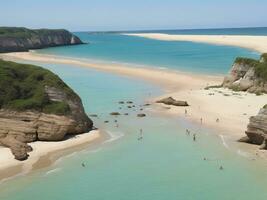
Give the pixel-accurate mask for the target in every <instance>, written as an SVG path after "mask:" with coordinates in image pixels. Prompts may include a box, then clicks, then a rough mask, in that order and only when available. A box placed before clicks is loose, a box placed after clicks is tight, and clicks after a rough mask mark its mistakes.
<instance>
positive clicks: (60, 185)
mask: <svg viewBox="0 0 267 200" xmlns="http://www.w3.org/2000/svg"><path fill="white" fill-rule="evenodd" d="M78 34H79V36H81V38H82V39H83V40H85V41H90V42H91V43H90V44H89V45H80V46H72V47H58V48H50V49H45V50H40V51H38V52H40V53H48V54H53V55H60V56H67V57H74V58H83V59H97V60H100V61H105V62H106V61H108V62H109V61H113V62H120V63H121V62H124V63H130V64H138V65H146V66H147V67H166V68H168V69H177V70H186V71H190V72H202V73H211V74H214V73H215V74H218V73H219V74H220V73H226V72H227V71H228V70H229V68H230V65H231V62H232V61H233V59H234V57H235V56H237V55H238V56H240V55H242V56H250V57H258V54H257V53H255V52H251V51H248V50H244V49H240V48H233V47H222V46H213V45H204V44H195V43H188V42H161V41H155V40H148V39H143V38H137V37H128V36H122V35H116V34H86V33H78ZM33 64H39V65H42V66H44V67H46V68H48V69H50V70H52V71H53V72H55V73H56V74H58V75H59V76H60V77H61V78H62V79H63V80H64V81H65V82H66V83H67V84H68V85H70V86H71V87H72V88H73V89H74V90H75V91H76V92H77V93H78V94H79V95H80V96H81V98H82V100H83V103H84V107H85V110H86V112H87V113H88V114H97V115H98V116H99V117H98V118H93V120H94V122H95V125H96V126H97V127H99V128H101V129H102V130H104V131H106V132H107V133H108V134H109V135H110V139H108V140H107V141H105V142H103V143H102V144H100V145H98V146H97V147H94V148H86V149H85V150H83V151H81V152H75V153H73V154H70V155H68V156H66V157H64V158H61V159H60V160H58V161H57V162H56V163H55V164H54V165H53V166H51V167H49V168H46V169H42V170H38V171H35V172H34V173H31V174H30V175H27V176H20V177H17V178H16V179H13V180H9V181H6V182H4V183H2V184H1V187H0V199H1V200H2V199H3V200H26V199H38V200H47V199H53V200H54V199H55V200H75V199H79V200H88V199H93V200H106V199H107V200H120V199H121V200H152V199H153V200H163V199H168V200H172V199H173V200H177V199H182V200H195V199H197V200H202V199H203V200H213V199H216V200H225V199H227V200H228V199H229V200H231V199H233V200H236V199H244V200H250V199H257V200H261V199H266V198H267V191H266V187H265V186H266V184H267V171H266V166H267V164H266V163H265V162H263V161H260V160H258V159H257V158H256V160H252V158H255V155H251V154H248V153H246V152H244V151H243V150H242V148H241V146H240V144H236V143H235V142H230V141H228V140H227V138H224V140H225V141H226V143H227V145H225V144H224V142H223V141H222V138H221V137H219V136H218V134H214V132H212V131H211V130H207V129H205V128H203V127H202V126H201V125H200V124H193V123H190V122H189V121H187V120H186V119H182V118H178V117H167V116H158V115H157V114H155V113H153V112H151V110H150V108H149V107H146V108H145V110H144V111H140V110H139V109H140V108H141V107H140V105H142V104H144V103H145V102H146V99H149V98H151V97H154V96H158V95H161V94H162V92H163V91H162V90H161V89H160V88H158V87H156V86H153V85H151V84H150V83H147V82H145V81H141V80H136V79H131V78H128V77H127V78H126V77H120V76H116V75H114V74H109V73H103V72H97V71H95V70H91V69H87V68H79V67H77V66H71V65H55V64H42V63H33ZM132 67H134V66H132ZM121 100H125V101H126V100H131V101H134V105H135V106H136V107H135V108H131V109H129V108H127V106H125V105H119V104H118V101H121ZM120 107H121V108H120ZM112 111H119V112H121V113H129V115H128V116H125V115H122V116H119V117H116V118H115V117H112V116H110V115H109V113H110V112H112ZM140 112H145V113H146V114H147V117H145V118H142V119H140V118H137V117H136V114H137V113H140ZM106 120H108V121H109V123H107V124H106V123H104V121H106ZM114 120H117V121H118V124H119V127H116V123H115V122H114ZM141 128H142V129H143V133H144V139H143V140H141V141H138V140H137V138H138V135H139V131H140V129H141ZM186 129H190V130H191V131H192V133H196V134H197V141H196V142H194V141H193V140H192V135H191V136H187V135H186V134H185V130H186ZM204 158H207V160H204ZM81 163H85V164H86V167H85V168H83V167H82V166H81ZM220 166H223V168H224V169H223V170H220V169H219V168H220Z"/></svg>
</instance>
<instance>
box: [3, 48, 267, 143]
mask: <svg viewBox="0 0 267 200" xmlns="http://www.w3.org/2000/svg"><path fill="white" fill-rule="evenodd" d="M3 55H4V57H5V58H7V59H12V58H13V59H23V60H30V61H38V62H48V63H61V64H69V65H77V66H83V67H89V68H92V69H96V70H101V71H106V72H112V73H116V74H119V75H123V76H128V77H135V78H141V79H143V80H146V81H150V82H152V83H155V84H157V85H159V86H160V87H162V88H163V89H164V91H165V93H166V95H164V96H162V97H158V98H157V99H152V100H151V101H152V102H155V101H156V100H158V99H160V98H163V97H166V96H172V97H174V98H176V99H177V100H186V101H188V103H189V104H190V106H189V107H186V109H187V111H188V115H187V116H186V117H187V118H188V119H191V120H193V121H196V122H198V123H199V122H200V119H201V118H202V120H203V125H205V126H208V127H212V128H216V129H220V131H223V133H224V134H227V135H230V136H233V137H234V138H235V139H237V138H240V137H242V136H244V135H245V130H246V126H247V124H248V121H249V117H250V116H253V115H256V114H257V113H258V112H259V110H260V108H261V107H263V105H265V104H266V97H267V95H260V96H257V95H255V94H249V93H246V92H233V91H231V90H228V89H225V88H217V89H216V88H214V89H209V90H205V87H206V86H211V85H220V84H221V83H222V81H223V77H222V76H208V75H196V74H189V73H184V72H177V71H170V70H158V69H150V68H140V67H135V68H131V67H125V66H124V65H122V64H120V65H119V64H106V63H103V64H99V63H91V62H89V61H81V60H79V61H78V60H71V59H65V58H61V57H58V58H57V57H53V56H43V55H40V54H36V53H31V52H30V53H9V54H3ZM165 107H166V105H161V104H156V105H155V106H154V108H155V109H156V110H157V111H161V112H165V113H170V114H177V115H179V116H184V112H185V108H184V107H174V106H168V107H170V108H171V109H164V108H165ZM217 118H219V121H220V122H219V123H218V122H216V119H217Z"/></svg>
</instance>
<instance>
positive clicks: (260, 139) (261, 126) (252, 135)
mask: <svg viewBox="0 0 267 200" xmlns="http://www.w3.org/2000/svg"><path fill="white" fill-rule="evenodd" d="M246 135H247V136H246V137H244V138H242V139H241V140H240V141H241V142H247V143H251V144H256V145H261V146H260V148H261V149H267V105H266V106H264V107H263V108H262V109H260V111H259V113H258V114H257V115H256V116H252V117H250V119H249V124H248V126H247V130H246Z"/></svg>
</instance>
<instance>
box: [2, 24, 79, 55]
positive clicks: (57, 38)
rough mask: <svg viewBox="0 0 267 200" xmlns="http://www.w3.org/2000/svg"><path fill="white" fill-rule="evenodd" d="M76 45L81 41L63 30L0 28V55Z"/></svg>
mask: <svg viewBox="0 0 267 200" xmlns="http://www.w3.org/2000/svg"><path fill="white" fill-rule="evenodd" d="M76 44H82V41H81V40H80V39H79V38H78V37H77V36H75V35H73V34H72V33H70V32H68V31H67V30H63V29H58V30H50V29H36V30H30V29H26V28H12V27H0V53H4V52H18V51H28V50H30V49H41V48H46V47H55V46H63V45H76Z"/></svg>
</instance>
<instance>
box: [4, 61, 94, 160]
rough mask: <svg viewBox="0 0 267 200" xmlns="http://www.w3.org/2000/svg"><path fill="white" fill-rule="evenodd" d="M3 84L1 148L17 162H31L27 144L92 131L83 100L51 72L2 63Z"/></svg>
mask: <svg viewBox="0 0 267 200" xmlns="http://www.w3.org/2000/svg"><path fill="white" fill-rule="evenodd" d="M0 80H1V81H0V144H1V145H3V146H6V147H9V148H10V149H11V151H12V153H13V154H14V156H15V158H16V159H18V160H25V159H27V158H28V152H29V151H31V150H32V149H31V147H30V146H29V145H28V144H27V143H30V142H34V141H60V140H63V139H64V138H65V136H66V135H68V134H81V133H86V132H88V131H90V130H91V129H92V127H93V122H92V121H91V120H90V119H89V118H88V116H87V115H86V114H85V111H84V108H83V105H82V101H81V99H80V97H79V96H78V95H77V94H76V93H74V92H73V91H72V90H71V89H70V88H69V87H68V86H67V85H66V84H65V83H64V82H63V81H62V80H61V79H59V78H58V77H57V76H56V75H54V74H53V73H52V72H50V71H48V70H45V69H42V68H40V67H37V66H32V65H22V64H18V63H13V62H5V61H1V62H0ZM7 84H8V85H7ZM12 92H13V93H12ZM24 93H25V94H24ZM19 95H20V96H19Z"/></svg>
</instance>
